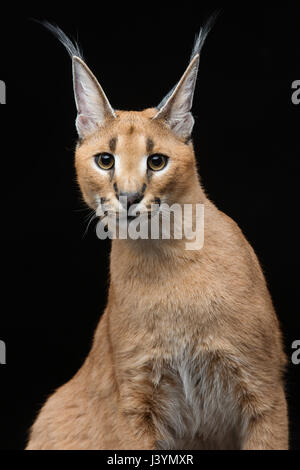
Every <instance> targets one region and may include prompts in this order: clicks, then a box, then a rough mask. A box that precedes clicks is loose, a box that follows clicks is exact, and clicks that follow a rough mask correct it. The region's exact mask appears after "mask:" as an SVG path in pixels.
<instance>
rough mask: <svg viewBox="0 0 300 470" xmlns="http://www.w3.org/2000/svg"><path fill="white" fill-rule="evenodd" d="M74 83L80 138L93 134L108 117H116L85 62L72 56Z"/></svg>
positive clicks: (77, 125)
mask: <svg viewBox="0 0 300 470" xmlns="http://www.w3.org/2000/svg"><path fill="white" fill-rule="evenodd" d="M72 62H73V85H74V95H75V101H76V106H77V118H76V127H77V132H78V135H79V137H80V138H82V139H83V138H85V137H88V136H89V135H91V134H93V133H94V132H95V131H97V129H99V126H101V125H102V124H103V123H104V121H106V120H107V119H111V118H115V117H116V116H115V113H114V110H113V108H112V107H111V105H110V103H109V101H108V99H107V97H106V95H105V93H104V91H103V89H102V88H101V86H100V84H99V83H98V81H97V79H96V77H95V76H94V75H93V73H92V72H91V71H90V69H89V68H88V66H87V65H86V64H85V62H84V61H83V60H82V59H80V58H79V57H77V56H73V57H72Z"/></svg>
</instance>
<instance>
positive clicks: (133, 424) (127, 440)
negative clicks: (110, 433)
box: [117, 366, 157, 450]
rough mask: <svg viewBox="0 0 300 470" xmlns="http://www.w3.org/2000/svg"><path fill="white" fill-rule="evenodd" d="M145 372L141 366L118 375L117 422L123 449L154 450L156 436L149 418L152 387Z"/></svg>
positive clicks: (151, 405)
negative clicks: (119, 380) (119, 381)
mask: <svg viewBox="0 0 300 470" xmlns="http://www.w3.org/2000/svg"><path fill="white" fill-rule="evenodd" d="M147 369H148V368H147V367H145V366H144V367H142V368H140V369H134V370H132V369H131V370H127V371H126V372H124V371H123V372H122V374H121V375H122V381H121V383H119V402H118V420H117V422H118V435H119V439H120V442H121V443H122V448H123V449H129V450H154V449H155V443H156V440H157V436H156V430H155V427H154V423H153V419H152V407H153V403H152V397H153V384H152V383H151V381H150V380H149V370H147ZM119 379H120V376H119Z"/></svg>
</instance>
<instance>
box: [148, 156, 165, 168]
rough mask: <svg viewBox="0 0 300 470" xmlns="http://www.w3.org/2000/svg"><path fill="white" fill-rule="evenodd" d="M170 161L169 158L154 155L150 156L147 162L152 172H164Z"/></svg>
mask: <svg viewBox="0 0 300 470" xmlns="http://www.w3.org/2000/svg"><path fill="white" fill-rule="evenodd" d="M167 161H168V157H165V155H161V154H160V153H155V154H154V155H150V157H148V160H147V165H148V168H150V170H152V171H159V170H162V169H163V168H164V167H165V166H166V164H167Z"/></svg>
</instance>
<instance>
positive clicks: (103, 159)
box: [95, 153, 115, 170]
mask: <svg viewBox="0 0 300 470" xmlns="http://www.w3.org/2000/svg"><path fill="white" fill-rule="evenodd" d="M95 162H96V164H97V165H98V166H99V167H100V168H102V170H111V169H112V168H113V166H114V164H115V159H114V156H113V155H111V154H110V153H98V155H95Z"/></svg>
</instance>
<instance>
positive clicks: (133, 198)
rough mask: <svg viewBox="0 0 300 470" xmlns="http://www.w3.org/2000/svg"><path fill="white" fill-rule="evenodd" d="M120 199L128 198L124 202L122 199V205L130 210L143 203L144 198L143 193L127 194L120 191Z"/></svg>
mask: <svg viewBox="0 0 300 470" xmlns="http://www.w3.org/2000/svg"><path fill="white" fill-rule="evenodd" d="M120 197H122V198H125V197H126V200H125V199H124V201H122V199H121V204H122V205H123V207H124V208H125V209H127V210H128V209H129V208H130V207H131V206H132V205H133V204H138V203H139V202H141V200H142V199H143V197H144V196H143V194H141V193H126V192H123V191H120V195H119V198H120Z"/></svg>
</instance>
